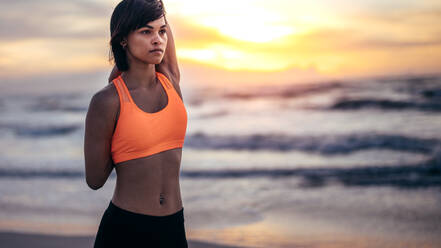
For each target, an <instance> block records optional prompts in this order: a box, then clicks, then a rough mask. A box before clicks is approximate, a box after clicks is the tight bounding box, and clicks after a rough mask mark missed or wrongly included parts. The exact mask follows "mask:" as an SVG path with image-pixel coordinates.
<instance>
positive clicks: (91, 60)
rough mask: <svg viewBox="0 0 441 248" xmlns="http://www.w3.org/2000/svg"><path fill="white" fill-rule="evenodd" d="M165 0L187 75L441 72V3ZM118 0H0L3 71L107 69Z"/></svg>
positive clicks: (199, 78) (195, 78)
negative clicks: (111, 22)
mask: <svg viewBox="0 0 441 248" xmlns="http://www.w3.org/2000/svg"><path fill="white" fill-rule="evenodd" d="M163 1H164V4H165V9H166V12H167V20H168V21H169V23H170V26H171V29H172V32H173V34H174V38H175V43H176V49H177V56H178V62H179V67H180V69H181V71H182V80H183V81H184V82H185V81H188V82H190V81H191V82H196V83H197V82H201V83H213V84H216V83H219V84H222V83H225V82H232V83H235V84H237V85H240V84H246V83H257V82H264V83H265V82H267V83H286V82H296V81H313V80H320V79H326V78H328V79H329V78H350V77H369V76H378V75H402V74H404V75H407V74H426V73H440V72H441V66H440V64H441V63H440V61H441V25H439V23H441V1H439V0H419V1H417V0H412V1H411V0H388V1H384V0H358V1H354V0H352V1H349V0H314V1H300V0H271V1H261V0H240V1H237V0H222V1H207V0H186V1H182V0H163ZM118 2H119V1H110V0H89V1H86V0H71V1H57V0H32V1H30V0H28V1H24V0H2V3H1V8H0V76H1V77H2V78H22V77H28V78H29V77H36V76H39V75H49V74H63V73H90V72H93V71H103V70H108V71H110V70H111V68H112V67H113V65H112V64H111V63H110V62H109V60H108V58H109V49H110V46H109V38H110V31H109V25H110V16H111V14H112V11H113V8H114V7H115V6H116V5H117V3H118Z"/></svg>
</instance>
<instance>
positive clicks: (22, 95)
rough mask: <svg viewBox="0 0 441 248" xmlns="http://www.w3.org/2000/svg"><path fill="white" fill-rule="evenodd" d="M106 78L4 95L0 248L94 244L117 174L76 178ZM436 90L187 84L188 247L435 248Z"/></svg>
mask: <svg viewBox="0 0 441 248" xmlns="http://www.w3.org/2000/svg"><path fill="white" fill-rule="evenodd" d="M104 76H105V75H104V74H103V75H102V76H101V77H102V78H101V79H98V78H97V79H93V80H91V82H93V84H91V85H87V87H85V86H81V85H76V84H75V82H70V83H69V85H72V87H74V86H75V87H76V88H72V89H70V90H69V92H63V91H55V89H56V88H54V92H51V91H41V92H38V91H35V92H34V91H33V90H32V89H28V91H27V92H24V91H20V90H18V89H17V90H15V91H13V90H9V91H1V92H0V94H1V96H2V98H1V99H2V100H3V101H2V104H1V105H0V110H1V111H2V118H1V119H0V137H1V142H0V157H1V158H2V159H1V160H0V232H2V233H3V234H2V235H1V237H2V238H1V242H2V244H3V243H4V244H8V246H6V247H9V246H11V247H12V246H17V247H29V246H34V247H35V245H40V244H41V245H42V246H43V247H49V246H50V245H51V244H53V245H55V246H56V245H57V242H61V241H60V240H65V239H69V242H65V243H67V244H69V245H74V244H77V245H75V247H80V246H83V245H84V247H87V246H88V245H90V244H91V242H92V241H91V240H92V237H93V235H95V233H96V231H97V229H98V224H99V222H100V219H101V217H102V215H103V212H104V210H105V209H106V207H107V206H108V204H109V201H110V199H112V195H113V191H114V188H115V184H116V173H115V171H113V172H112V173H111V175H110V176H109V178H108V179H107V181H106V183H105V185H104V186H103V187H102V188H100V189H99V190H91V189H90V188H89V187H88V186H87V184H86V182H85V175H84V157H83V155H84V154H83V150H82V149H83V135H84V118H85V114H86V111H87V104H88V101H89V100H90V98H91V96H92V94H93V92H94V87H95V88H99V87H101V85H102V82H103V81H104ZM66 80H69V79H66ZM48 82H50V81H48ZM67 82H69V81H67ZM48 84H49V83H48ZM80 86H81V87H80ZM11 87H12V86H9V89H10V88H11ZM15 87H19V86H15ZM47 88H48V89H49V88H50V87H47ZM440 89H441V76H421V77H408V78H406V77H401V78H394V77H389V78H377V79H366V80H359V81H355V82H350V81H349V82H345V81H341V82H323V83H320V84H303V85H301V84H292V85H291V84H289V85H281V86H271V88H268V87H266V86H262V88H259V87H257V86H256V87H249V88H237V89H233V88H231V89H228V90H226V89H224V88H221V89H219V88H215V87H214V88H204V89H198V88H186V86H184V85H183V87H182V92H183V95H186V96H187V99H186V108H187V111H188V115H189V122H188V123H189V125H188V130H187V134H186V139H185V143H184V146H183V153H182V154H183V155H182V162H181V172H180V186H181V194H182V201H183V206H184V209H185V210H184V217H185V226H186V233H187V239H188V240H189V242H190V245H191V247H210V245H214V244H216V245H223V246H233V247H239V246H240V247H253V248H293V247H314V248H346V247H352V248H371V247H372V248H379V247H381V248H383V247H387V248H402V247H425V248H441V238H440V236H441V235H439V234H440V233H441V225H440V223H441V211H440V206H441V194H440V192H441V133H440V132H439V123H441V114H440V113H441V105H440V100H441V99H440V98H439V96H440V92H441V90H440ZM199 90H200V91H199ZM190 93H191V94H190ZM226 127H227V128H226ZM9 232H16V233H21V234H12V233H9ZM24 233H28V234H29V233H34V234H35V235H28V234H24ZM37 234H38V235H37ZM17 235H18V236H17ZM44 235H55V236H44ZM72 236H75V237H76V238H72ZM67 237H69V238H67ZM47 242H49V243H47ZM200 242H206V243H200Z"/></svg>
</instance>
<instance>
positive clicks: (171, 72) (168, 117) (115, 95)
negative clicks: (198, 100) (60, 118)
mask: <svg viewBox="0 0 441 248" xmlns="http://www.w3.org/2000/svg"><path fill="white" fill-rule="evenodd" d="M110 31H111V41H110V45H111V48H112V54H113V59H114V60H115V63H116V67H115V68H114V70H113V71H112V73H111V75H110V78H109V80H110V81H111V83H110V84H109V85H107V86H106V87H104V88H103V89H101V90H100V91H98V92H97V93H95V94H94V96H93V97H92V99H91V101H90V105H89V109H88V112H87V116H86V127H85V139H84V154H85V167H86V181H87V184H88V185H89V187H90V188H92V189H94V190H97V189H99V188H101V187H102V186H103V185H104V184H105V182H106V180H107V178H108V177H109V175H110V173H111V172H112V169H113V167H115V170H116V174H117V179H116V186H115V191H114V194H113V198H112V199H111V201H110V202H109V205H108V207H107V209H106V210H105V212H104V214H103V216H102V219H101V222H100V225H99V228H98V232H97V235H96V238H95V244H94V247H176V248H180V247H187V240H186V234H185V227H184V207H183V205H182V200H181V193H180V184H179V173H180V163H181V156H182V146H183V143H184V137H185V132H186V127H187V112H186V109H185V107H184V103H183V100H182V94H181V91H180V88H179V77H180V74H179V69H178V65H177V59H176V51H175V47H174V41H173V36H172V33H171V30H170V26H169V25H168V23H167V20H166V19H165V10H164V8H163V3H162V1H161V0H124V1H121V2H120V3H119V4H118V5H117V6H116V8H115V10H114V12H113V14H112V18H111V23H110Z"/></svg>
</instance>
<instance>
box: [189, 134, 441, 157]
mask: <svg viewBox="0 0 441 248" xmlns="http://www.w3.org/2000/svg"><path fill="white" fill-rule="evenodd" d="M185 142H186V143H185V145H186V146H189V147H192V148H201V149H207V148H208V149H234V150H241V149H247V150H262V149H269V150H277V151H290V150H298V151H304V152H315V153H320V154H324V155H334V154H348V153H351V152H355V151H359V150H367V149H389V150H394V151H405V152H415V153H422V154H429V153H431V152H432V150H433V148H434V147H436V146H438V145H439V144H440V143H441V142H440V141H439V140H438V139H425V138H418V137H407V136H404V135H388V134H372V133H364V134H349V135H339V136H335V135H321V136H288V135H281V134H268V135H260V134H255V135H248V136H244V135H241V136H216V135H206V134H204V133H195V134H193V135H189V136H187V138H186V141H185Z"/></svg>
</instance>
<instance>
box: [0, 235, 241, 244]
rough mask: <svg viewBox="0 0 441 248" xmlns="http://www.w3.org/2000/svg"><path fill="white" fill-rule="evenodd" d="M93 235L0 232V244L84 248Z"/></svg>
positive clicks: (91, 241)
mask: <svg viewBox="0 0 441 248" xmlns="http://www.w3.org/2000/svg"><path fill="white" fill-rule="evenodd" d="M94 238H95V237H94V236H61V235H45V234H33V233H17V232H0V244H1V245H2V247H8V248H27V247H29V245H30V244H32V247H33V248H58V247H63V248H86V247H93V242H94ZM188 247H189V248H234V247H232V246H224V245H216V244H210V243H207V242H200V241H192V240H189V241H188Z"/></svg>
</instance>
